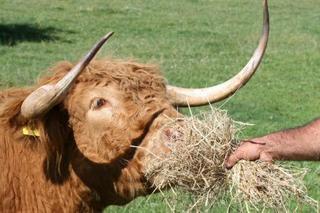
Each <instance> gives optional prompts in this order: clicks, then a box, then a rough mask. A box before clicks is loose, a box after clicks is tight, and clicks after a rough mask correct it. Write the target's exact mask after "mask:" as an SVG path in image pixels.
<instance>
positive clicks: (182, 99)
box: [167, 0, 269, 107]
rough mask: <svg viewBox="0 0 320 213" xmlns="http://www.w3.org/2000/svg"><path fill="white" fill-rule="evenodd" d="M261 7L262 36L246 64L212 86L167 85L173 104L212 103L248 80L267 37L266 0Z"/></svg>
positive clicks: (183, 105) (233, 91) (267, 13)
mask: <svg viewBox="0 0 320 213" xmlns="http://www.w3.org/2000/svg"><path fill="white" fill-rule="evenodd" d="M263 7H264V12H263V32H262V36H261V38H260V41H259V45H258V47H257V49H256V50H255V52H254V54H253V56H252V57H251V59H250V60H249V62H248V63H247V65H246V66H245V67H243V68H242V70H241V71H240V72H239V73H238V74H237V75H235V76H234V77H233V78H231V79H229V80H228V81H226V82H224V83H221V84H218V85H216V86H213V87H208V88H197V89H191V88H190V89H188V88H180V87H175V86H170V85H168V86H167V94H168V96H169V99H170V101H171V103H172V104H173V105H175V106H180V107H186V106H201V105H207V104H209V103H214V102H217V101H220V100H223V99H225V98H227V97H229V96H230V95H232V94H233V93H235V92H236V91H237V90H238V89H240V88H241V87H242V86H244V85H245V84H246V83H247V82H248V81H249V80H250V78H251V77H252V76H253V74H254V73H255V71H256V70H257V68H258V66H259V64H260V62H261V60H262V57H263V55H264V52H265V50H266V48H267V43H268V38H269V11H268V2H267V0H264V4H263Z"/></svg>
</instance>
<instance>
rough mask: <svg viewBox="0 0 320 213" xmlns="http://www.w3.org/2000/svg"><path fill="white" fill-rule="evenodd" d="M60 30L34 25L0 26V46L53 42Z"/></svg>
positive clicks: (57, 38)
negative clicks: (31, 42) (27, 42)
mask: <svg viewBox="0 0 320 213" xmlns="http://www.w3.org/2000/svg"><path fill="white" fill-rule="evenodd" d="M58 32H61V30H59V29H57V28H54V27H39V26H36V25H34V24H0V45H6V46H14V45H16V44H17V43H19V42H23V41H33V42H41V41H48V42H50V41H55V40H59V39H60V38H59V37H58V36H57V33H58Z"/></svg>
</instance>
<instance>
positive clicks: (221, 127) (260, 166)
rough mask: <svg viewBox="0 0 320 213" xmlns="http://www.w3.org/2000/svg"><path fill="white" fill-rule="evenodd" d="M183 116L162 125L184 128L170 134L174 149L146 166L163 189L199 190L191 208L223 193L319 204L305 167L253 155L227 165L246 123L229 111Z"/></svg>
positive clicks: (249, 199) (265, 202) (258, 200)
mask: <svg viewBox="0 0 320 213" xmlns="http://www.w3.org/2000/svg"><path fill="white" fill-rule="evenodd" d="M182 121H183V122H181V119H179V120H176V121H172V122H171V123H169V124H167V125H166V126H165V127H164V128H171V129H174V130H175V131H176V132H178V133H180V134H178V136H177V135H176V134H175V135H174V136H172V137H171V138H170V141H169V144H170V146H169V148H170V150H171V152H170V153H169V154H167V155H165V156H157V157H154V158H152V159H151V160H150V161H149V165H148V168H147V169H146V177H147V179H149V180H150V181H151V182H152V183H153V184H154V186H155V188H156V189H158V190H159V191H161V190H163V189H166V188H170V187H175V186H179V187H180V188H182V189H183V190H185V191H188V192H190V193H191V194H193V195H195V197H196V201H195V204H194V205H193V206H192V207H191V208H194V207H197V206H203V205H205V206H210V205H212V204H213V203H214V202H215V201H216V200H217V199H218V198H222V197H225V195H227V196H229V198H230V199H231V202H234V203H237V204H240V205H242V204H244V203H245V204H246V205H249V206H251V207H255V208H286V206H287V205H288V202H289V201H290V199H292V198H294V199H298V200H299V201H302V202H303V203H308V204H312V205H313V204H316V202H315V201H314V200H312V199H311V198H309V197H308V196H307V194H306V188H305V186H304V184H303V181H302V179H303V177H304V174H305V171H303V170H299V169H294V168H290V169H289V168H284V167H282V166H280V165H277V164H270V163H266V162H249V161H240V162H239V163H238V164H236V165H235V166H234V167H233V169H232V170H226V169H225V168H224V165H223V164H224V159H225V158H226V156H227V155H228V154H230V152H231V151H232V150H234V149H235V148H236V147H237V146H238V144H239V141H238V140H237V138H236V136H237V133H238V132H239V130H240V129H241V127H242V126H243V125H241V124H240V123H238V122H235V121H233V120H232V119H230V118H229V117H228V115H227V113H226V112H225V111H222V110H218V109H213V110H212V112H210V113H204V114H200V115H199V116H196V117H194V116H193V117H186V118H182ZM160 132H161V131H160ZM159 134H161V133H159ZM154 154H155V153H154ZM189 210H190V209H189Z"/></svg>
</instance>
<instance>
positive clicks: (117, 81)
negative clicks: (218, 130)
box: [0, 0, 269, 212]
mask: <svg viewBox="0 0 320 213" xmlns="http://www.w3.org/2000/svg"><path fill="white" fill-rule="evenodd" d="M268 34H269V22H268V8H267V1H266V0H265V2H264V28H263V34H262V37H261V39H260V42H259V46H258V48H257V50H256V51H255V53H254V54H253V56H252V58H251V59H250V61H249V62H248V64H247V65H246V66H245V67H244V68H243V69H242V70H241V71H240V72H239V73H238V74H237V75H236V76H235V77H233V78H231V79H230V80H228V81H226V82H225V83H222V84H219V85H217V86H214V87H210V88H203V89H185V88H178V87H173V86H169V85H166V82H165V80H164V78H163V77H162V76H161V75H160V73H159V71H158V70H157V68H155V67H154V66H151V65H145V64H139V63H135V62H130V61H117V60H96V61H92V62H90V60H91V59H92V58H93V56H94V55H95V53H96V52H97V51H98V49H99V48H100V47H101V46H102V44H103V43H104V42H105V41H106V40H107V39H108V38H109V37H110V35H111V34H108V35H107V36H106V37H104V38H103V39H102V40H101V41H100V42H99V43H98V44H97V45H96V46H95V47H94V48H93V49H92V50H91V51H90V52H89V54H88V55H87V56H86V57H85V58H84V59H83V60H82V61H80V62H79V63H78V64H77V65H75V66H74V65H73V64H71V63H69V62H61V63H59V64H58V65H57V66H56V67H54V68H53V74H52V75H51V77H44V78H42V79H41V80H40V81H39V83H38V84H37V85H35V86H32V87H29V88H23V89H21V88H13V89H7V90H4V91H2V92H0V152H1V153H0V170H1V176H0V211H1V212H22V211H24V212H78V211H80V212H81V211H85V212H87V211H99V210H102V209H103V208H104V207H105V206H107V205H110V204H125V203H127V202H128V201H130V200H132V199H133V198H135V197H136V196H139V195H145V194H148V193H149V192H150V191H151V190H152V187H151V184H152V183H148V182H147V181H146V180H145V179H144V175H143V174H144V167H145V165H146V164H147V163H148V158H149V157H152V156H151V155H150V152H148V151H146V150H150V151H151V152H157V153H159V152H160V153H165V152H167V151H169V149H168V148H167V146H166V137H167V136H168V135H170V134H172V133H173V130H172V129H165V130H162V132H160V133H161V134H162V136H163V137H161V138H162V140H157V141H154V140H150V138H152V137H153V136H155V135H156V134H159V129H161V126H163V124H164V123H165V122H166V120H167V119H168V118H175V117H178V116H181V115H180V114H179V113H178V112H177V111H176V107H177V106H187V105H190V106H199V105H205V104H208V103H213V102H216V101H219V100H222V99H223V98H226V97H228V96H229V95H231V94H233V93H234V92H235V91H236V90H237V89H239V88H240V87H241V86H243V85H244V84H245V83H246V82H247V81H248V80H249V79H250V77H251V76H252V75H253V74H254V72H255V70H256V69H257V67H258V65H259V63H260V61H261V59H262V57H263V54H264V51H265V49H266V44H267V40H268ZM89 62H90V64H89ZM88 64H89V65H88ZM80 73H81V74H80ZM37 88H38V89H37ZM137 147H138V148H137Z"/></svg>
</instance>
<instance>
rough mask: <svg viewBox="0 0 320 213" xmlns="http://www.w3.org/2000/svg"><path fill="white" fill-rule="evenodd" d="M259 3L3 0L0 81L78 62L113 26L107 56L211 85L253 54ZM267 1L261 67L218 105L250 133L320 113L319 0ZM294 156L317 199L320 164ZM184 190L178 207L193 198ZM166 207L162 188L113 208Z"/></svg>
mask: <svg viewBox="0 0 320 213" xmlns="http://www.w3.org/2000/svg"><path fill="white" fill-rule="evenodd" d="M261 2H262V1H261V0H241V1H240V0H179V1H159V0H127V1H124V0H108V1H103V0H90V1H85V0H77V1H76V0H68V1H62V0H60V1H49V0H29V1H24V0H11V1H5V0H0V64H1V66H0V87H1V88H7V87H11V86H24V85H28V84H32V83H33V82H34V81H35V79H36V78H38V77H39V76H40V75H42V74H43V73H45V72H46V70H47V68H48V67H50V66H52V65H53V64H55V63H56V62H57V61H60V60H70V61H77V60H78V59H79V58H80V57H82V55H83V54H84V53H85V52H86V51H87V50H88V49H89V48H90V47H91V45H92V44H93V43H94V42H96V41H97V39H98V38H100V37H101V36H102V35H104V34H105V33H106V32H109V31H115V33H116V34H115V35H114V36H113V37H112V38H111V40H110V43H109V44H108V45H106V47H104V48H103V50H102V51H101V53H100V54H99V56H100V57H103V56H112V57H114V58H123V59H125V58H135V59H137V60H139V61H141V62H151V63H156V64H159V66H160V67H161V69H162V71H163V73H164V75H165V76H166V78H167V79H168V82H170V84H176V85H179V86H190V87H199V86H208V85H213V84H216V83H219V82H222V81H224V80H226V79H227V78H229V77H230V76H232V75H233V74H235V73H236V72H237V71H238V70H240V69H241V68H242V66H243V65H244V64H245V63H246V62H247V60H248V59H249V57H250V56H251V54H252V52H253V50H254V49H255V47H256V44H257V41H258V38H259V36H260V31H261V19H262V9H261ZM269 6H270V17H271V32H270V41H269V44H268V49H267V52H266V55H265V57H264V60H263V63H262V66H261V67H260V69H259V70H258V72H257V73H256V75H255V76H254V77H253V78H252V80H251V81H250V83H248V84H247V85H246V86H245V88H243V89H241V91H239V92H237V93H236V94H235V95H234V96H233V97H232V98H231V99H229V100H228V101H225V102H222V103H218V104H217V106H221V105H223V106H222V107H223V108H224V109H227V110H228V111H229V113H230V115H231V116H232V118H234V119H236V120H239V121H243V122H248V123H253V124H256V125H255V126H253V127H250V128H247V130H246V131H245V132H244V133H243V137H253V136H258V135H261V134H266V133H268V132H272V131H275V130H278V129H282V128H289V127H294V126H298V125H302V124H305V123H307V122H309V121H310V120H312V119H314V118H316V117H319V114H320V1H319V0H281V1H276V0H271V1H270V2H269ZM205 109H206V108H205V107H201V108H198V109H196V110H195V111H200V110H205ZM295 165H297V166H300V167H307V168H309V172H308V174H307V176H306V179H305V180H306V184H307V187H308V190H309V192H310V195H311V196H312V197H313V198H315V199H317V200H320V190H319V189H320V164H319V163H311V162H297V163H295ZM181 197H182V198H183V200H184V201H183V202H181V203H179V205H178V206H177V211H179V209H181V208H182V207H183V205H187V204H188V202H189V200H190V199H189V197H188V195H185V194H181ZM227 206H228V202H227V201H221V202H219V203H217V204H216V206H215V208H214V209H211V210H210V211H215V212H225V211H226V208H227ZM168 210H169V209H168V207H167V206H166V204H165V202H164V200H163V198H162V197H161V196H160V195H152V196H150V197H148V198H138V199H136V200H135V201H133V202H131V203H130V204H129V205H127V206H125V207H120V208H119V207H110V208H108V209H106V211H110V212H131V211H139V212H166V211H168ZM231 210H234V211H237V206H233V207H232V208H231ZM300 210H301V211H304V212H309V211H310V210H308V209H300Z"/></svg>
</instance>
